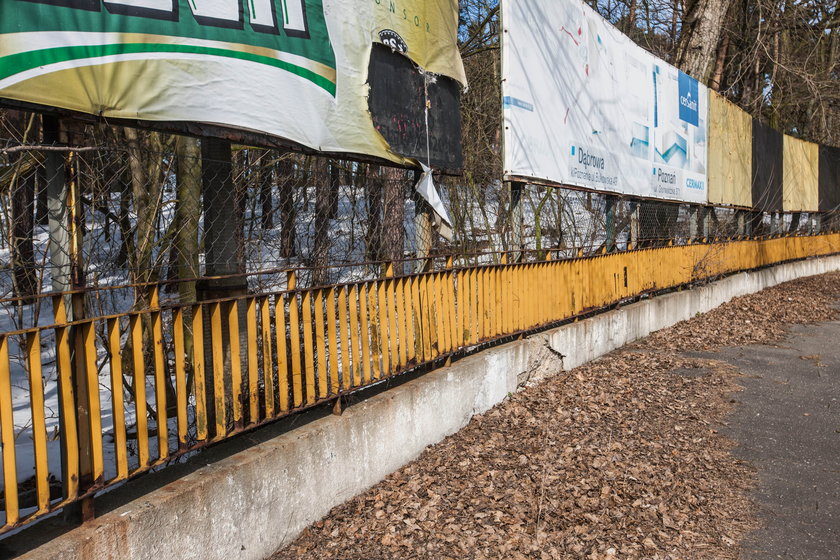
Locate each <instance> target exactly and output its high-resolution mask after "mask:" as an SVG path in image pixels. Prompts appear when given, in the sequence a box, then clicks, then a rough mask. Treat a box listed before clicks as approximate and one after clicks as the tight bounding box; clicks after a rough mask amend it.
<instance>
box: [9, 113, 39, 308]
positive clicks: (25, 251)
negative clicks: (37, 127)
mask: <svg viewBox="0 0 840 560" xmlns="http://www.w3.org/2000/svg"><path fill="white" fill-rule="evenodd" d="M7 118H8V120H9V127H10V128H11V129H12V130H13V131H15V132H19V133H20V136H21V141H22V143H24V144H25V143H27V142H31V141H32V136H33V127H34V115H28V114H26V113H22V112H20V111H9V113H8V116H7ZM31 157H32V156H31V154H29V153H20V154H12V155H11V157H10V158H9V161H10V163H11V164H12V169H13V170H14V171H13V173H14V175H13V179H12V182H11V184H10V191H11V202H12V204H11V206H12V208H11V210H12V213H11V214H12V215H11V218H12V227H11V231H10V234H11V243H10V245H11V249H12V254H11V257H12V271H13V280H14V292H15V296H16V297H19V298H24V300H23V302H22V303H30V302H31V298H32V297H33V296H34V295H36V293H37V291H38V276H37V274H36V273H35V247H34V245H33V241H32V238H33V235H34V233H35V230H34V226H35V175H36V172H35V169H34V167H33V163H32V161H30V158H31Z"/></svg>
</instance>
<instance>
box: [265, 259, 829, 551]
mask: <svg viewBox="0 0 840 560" xmlns="http://www.w3.org/2000/svg"><path fill="white" fill-rule="evenodd" d="M837 293H840V275H828V276H824V277H820V278H815V279H809V280H803V281H796V282H792V283H789V284H787V285H783V286H780V287H777V288H773V289H770V290H766V291H765V292H763V293H761V294H756V295H751V296H747V297H744V298H739V299H738V300H733V301H732V302H730V303H729V304H726V305H725V306H723V307H722V308H720V309H718V310H715V311H713V312H711V313H709V314H707V315H706V316H702V317H698V318H696V319H693V320H692V321H689V322H685V323H681V324H680V325H677V326H675V327H674V328H672V329H667V330H666V331H662V332H660V333H657V334H656V335H654V336H653V337H651V339H650V340H649V341H645V343H643V344H641V345H638V346H637V347H636V348H630V349H626V350H621V351H618V352H615V353H613V354H610V355H608V356H606V357H604V358H602V359H600V360H598V361H595V362H593V363H591V364H588V365H586V366H583V367H581V368H578V369H576V370H574V371H573V372H571V373H569V374H563V375H560V376H556V377H554V378H551V379H548V380H546V381H545V382H543V383H540V384H538V385H536V386H534V387H529V388H527V389H525V390H524V391H522V392H520V393H517V394H515V395H512V396H511V398H509V399H508V400H506V401H505V402H503V403H502V404H500V405H499V406H497V407H495V408H494V409H492V410H491V411H489V412H487V413H485V414H482V415H480V416H476V417H475V418H474V419H473V420H472V421H471V422H470V424H469V425H468V426H467V427H466V428H464V429H463V430H461V431H460V432H458V433H457V434H455V435H453V436H451V437H449V438H447V439H446V440H444V441H443V442H441V443H439V444H437V445H435V446H432V447H430V448H428V449H427V450H426V451H425V452H424V453H423V454H422V455H421V456H420V458H419V459H417V460H416V461H414V462H413V463H411V464H409V465H408V466H406V467H404V468H403V469H401V470H399V471H398V472H396V473H394V474H392V475H391V476H389V477H388V478H387V479H385V480H384V481H383V482H381V483H380V484H378V485H376V486H375V487H374V488H372V489H370V490H369V491H367V492H365V493H364V494H362V495H360V496H357V497H356V498H354V499H352V500H350V501H349V502H347V503H345V504H343V505H341V506H338V507H336V508H334V509H333V510H332V512H330V514H329V515H328V516H327V517H326V518H325V519H323V520H322V521H320V522H318V523H316V524H315V525H313V526H312V527H310V528H309V529H307V530H306V531H305V532H304V533H303V534H302V535H301V536H300V537H299V538H298V539H297V541H295V542H294V543H293V544H292V545H290V546H289V547H287V548H286V549H284V550H282V551H279V552H278V553H277V554H276V555H275V556H274V559H275V560H280V559H287V558H302V559H316V558H317V559H324V558H341V559H347V560H350V559H359V560H361V559H366V560H372V559H391V558H435V559H438V558H440V559H446V558H453V559H455V558H457V559H468V558H469V559H472V558H475V559H479V558H515V559H521V558H540V559H549V558H587V559H593V560H597V559H607V558H650V559H676V558H691V559H702V558H709V559H712V558H715V559H725V558H735V557H736V556H737V543H738V541H739V540H740V538H741V536H742V535H743V534H744V532H745V531H746V530H748V529H749V528H750V527H751V525H752V523H753V521H752V513H751V509H750V504H749V501H748V500H747V498H746V494H745V490H746V489H747V487H748V486H749V485H750V484H751V481H752V472H751V470H750V468H749V466H748V465H745V464H742V463H740V462H739V461H737V460H736V459H735V458H734V457H733V456H732V455H731V454H730V453H729V452H728V450H729V448H730V447H731V443H730V442H729V441H728V440H726V439H725V438H724V437H722V436H721V435H719V434H718V433H717V429H716V428H717V426H718V425H719V422H720V421H721V420H722V418H723V417H724V416H725V414H726V413H727V411H728V410H729V407H730V406H731V405H730V404H729V398H730V397H729V394H730V393H731V392H732V391H735V390H737V385H736V384H735V383H734V375H733V372H732V371H731V370H729V369H728V368H727V367H725V366H722V365H720V364H719V363H717V362H714V361H709V360H702V359H693V358H687V357H683V356H680V355H679V354H677V353H675V352H674V351H673V350H675V349H689V348H691V349H696V348H699V347H711V346H717V345H723V344H729V343H737V344H740V343H743V342H745V341H750V342H752V341H762V342H766V341H768V340H771V339H772V337H774V336H778V335H780V334H781V333H782V330H781V329H782V326H781V323H782V322H783V321H787V322H804V321H815V320H823V319H826V318H829V317H831V316H833V313H834V310H832V309H831V308H830V304H831V303H832V301H834V298H833V296H834V295H835V294H837ZM746 320H749V321H750V322H749V323H746V322H745V321H746ZM744 325H751V326H749V327H744ZM686 372H696V375H687V374H686Z"/></svg>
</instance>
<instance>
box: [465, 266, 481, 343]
mask: <svg viewBox="0 0 840 560" xmlns="http://www.w3.org/2000/svg"><path fill="white" fill-rule="evenodd" d="M468 287H469V291H468V293H467V297H468V303H467V306H468V307H469V310H470V344H478V339H479V337H480V336H481V334H480V329H481V321H480V317H479V308H478V292H479V290H478V269H477V268H472V269H470V275H469V284H468Z"/></svg>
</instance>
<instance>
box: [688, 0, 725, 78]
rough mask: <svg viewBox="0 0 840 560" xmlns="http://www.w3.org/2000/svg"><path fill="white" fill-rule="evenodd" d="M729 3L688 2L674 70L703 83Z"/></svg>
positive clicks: (715, 1)
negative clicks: (678, 69) (677, 68)
mask: <svg viewBox="0 0 840 560" xmlns="http://www.w3.org/2000/svg"><path fill="white" fill-rule="evenodd" d="M731 4H732V0H690V1H689V2H688V4H687V6H686V14H685V17H684V18H683V22H682V29H681V32H680V40H679V44H678V45H677V58H676V66H677V67H679V68H680V70H682V71H683V72H685V73H686V74H690V75H692V76H694V77H695V78H697V79H698V80H700V81H701V82H706V80H707V78H708V76H709V71H710V69H711V66H712V63H713V62H714V59H715V53H716V52H717V48H718V44H719V42H720V34H721V29H722V27H723V21H724V18H725V17H726V13H727V12H728V11H729V6H730V5H731Z"/></svg>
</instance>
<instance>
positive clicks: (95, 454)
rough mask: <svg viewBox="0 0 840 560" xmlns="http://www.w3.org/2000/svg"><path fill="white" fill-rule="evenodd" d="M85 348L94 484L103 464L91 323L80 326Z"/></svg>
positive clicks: (100, 417) (94, 333)
mask: <svg viewBox="0 0 840 560" xmlns="http://www.w3.org/2000/svg"><path fill="white" fill-rule="evenodd" d="M82 333H83V336H84V347H85V376H86V379H85V381H86V382H87V385H86V386H87V399H88V403H87V404H88V423H89V426H90V459H91V467H92V471H91V476H92V477H93V481H94V483H99V482H101V481H102V476H103V474H104V472H105V463H104V457H103V450H102V414H101V410H102V409H101V407H100V403H99V370H98V368H97V367H96V330H95V329H94V326H93V321H89V322H86V323H85V324H84V325H83V326H82Z"/></svg>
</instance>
